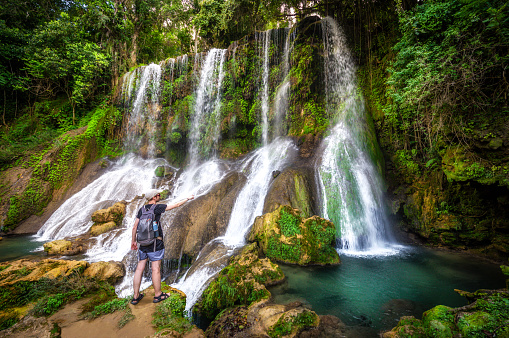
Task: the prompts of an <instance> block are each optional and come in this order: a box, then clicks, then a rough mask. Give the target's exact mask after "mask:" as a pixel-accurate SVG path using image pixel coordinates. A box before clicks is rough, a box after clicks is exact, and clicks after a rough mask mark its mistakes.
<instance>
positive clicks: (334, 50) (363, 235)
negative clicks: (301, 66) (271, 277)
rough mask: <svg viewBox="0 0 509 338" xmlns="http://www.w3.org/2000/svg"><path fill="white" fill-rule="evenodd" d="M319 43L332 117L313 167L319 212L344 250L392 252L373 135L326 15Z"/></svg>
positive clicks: (341, 38) (346, 59) (342, 45)
mask: <svg viewBox="0 0 509 338" xmlns="http://www.w3.org/2000/svg"><path fill="white" fill-rule="evenodd" d="M322 29H323V37H324V47H325V79H326V80H325V81H326V83H325V89H326V100H327V103H326V109H327V112H328V114H329V116H331V118H332V120H333V121H334V123H335V126H334V127H333V128H332V130H331V131H330V134H329V136H327V137H326V138H325V139H324V141H323V143H322V150H323V153H322V156H321V161H320V163H319V164H318V166H317V167H318V168H317V177H318V182H319V185H320V188H321V191H322V213H323V215H322V216H323V217H325V218H328V219H330V220H331V221H333V222H334V224H335V225H336V228H337V231H338V238H339V239H340V243H339V245H340V248H341V249H343V252H345V253H350V254H390V253H394V252H395V250H396V249H395V247H394V245H393V244H394V240H393V238H392V235H391V232H390V230H389V228H388V223H389V222H388V220H387V216H386V211H385V204H384V198H383V193H382V192H383V182H382V179H381V175H380V173H379V172H378V171H377V168H376V166H375V165H374V161H375V160H376V158H375V157H376V156H370V154H374V153H376V147H377V144H376V138H375V137H374V134H373V130H372V127H371V126H370V125H369V123H368V121H367V116H366V114H367V113H366V111H365V109H364V104H363V98H362V96H361V94H360V92H359V91H358V89H357V87H356V83H355V68H354V66H353V61H352V59H351V56H350V53H349V51H348V49H347V47H346V39H345V37H344V36H343V34H342V32H341V31H340V29H339V27H338V25H337V24H336V23H335V22H334V20H333V19H331V18H325V19H323V21H322Z"/></svg>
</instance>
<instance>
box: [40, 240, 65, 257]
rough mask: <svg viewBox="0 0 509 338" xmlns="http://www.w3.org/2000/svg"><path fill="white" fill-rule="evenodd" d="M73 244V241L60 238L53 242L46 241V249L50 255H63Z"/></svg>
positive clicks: (44, 245)
mask: <svg viewBox="0 0 509 338" xmlns="http://www.w3.org/2000/svg"><path fill="white" fill-rule="evenodd" d="M71 246H72V242H71V241H68V240H65V239H58V240H56V241H53V242H48V243H44V244H43V247H44V251H45V252H46V253H47V254H48V255H63V254H64V253H65V252H66V251H67V250H69V249H70V248H71Z"/></svg>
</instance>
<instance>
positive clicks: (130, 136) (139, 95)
mask: <svg viewBox="0 0 509 338" xmlns="http://www.w3.org/2000/svg"><path fill="white" fill-rule="evenodd" d="M142 69H143V70H142V71H141V75H140V76H141V78H140V79H139V81H138V83H139V85H138V89H137V92H136V99H135V101H134V103H133V106H132V109H131V110H130V114H129V115H128V118H127V124H126V127H125V129H124V130H125V140H124V145H125V146H126V148H127V149H133V150H136V149H138V148H140V147H141V143H142V138H143V136H145V137H146V142H147V154H148V155H149V157H153V156H154V150H155V147H154V142H153V141H152V140H153V138H154V136H155V134H156V131H157V130H156V128H155V126H156V124H155V121H157V120H158V118H159V112H160V107H159V105H158V104H159V97H160V96H161V95H160V94H161V88H160V87H161V86H160V84H161V73H162V70H161V66H160V65H157V64H154V63H152V64H150V65H148V66H146V67H143V68H142ZM144 133H146V135H143V134H144Z"/></svg>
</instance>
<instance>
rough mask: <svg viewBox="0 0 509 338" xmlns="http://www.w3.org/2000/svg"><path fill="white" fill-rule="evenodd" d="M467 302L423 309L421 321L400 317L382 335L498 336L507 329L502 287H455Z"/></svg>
mask: <svg viewBox="0 0 509 338" xmlns="http://www.w3.org/2000/svg"><path fill="white" fill-rule="evenodd" d="M456 291H457V292H459V293H460V294H462V295H464V296H466V297H467V299H469V301H470V302H471V303H470V304H468V305H465V306H462V307H459V308H450V307H448V306H444V305H438V306H435V307H434V308H432V309H430V310H428V311H426V312H424V314H423V315H422V320H419V319H416V318H415V317H413V316H406V317H401V319H400V321H399V323H398V325H397V326H396V327H395V328H393V329H392V330H391V331H388V332H384V333H383V335H382V337H384V338H392V337H481V336H482V337H484V336H486V337H498V336H504V335H505V334H506V332H508V330H509V325H508V324H507V323H508V320H509V313H508V311H507V304H508V303H509V292H507V290H506V289H503V290H477V291H476V292H464V291H460V290H456Z"/></svg>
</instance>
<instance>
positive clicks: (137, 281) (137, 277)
mask: <svg viewBox="0 0 509 338" xmlns="http://www.w3.org/2000/svg"><path fill="white" fill-rule="evenodd" d="M146 264H147V260H146V259H144V260H142V261H139V262H138V265H137V266H136V271H135V272H134V279H133V288H134V298H135V299H136V298H138V297H139V296H140V286H141V277H142V276H143V270H145V265H146ZM152 276H153V275H152ZM152 279H153V277H152ZM159 279H161V277H159ZM159 284H161V282H159Z"/></svg>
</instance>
